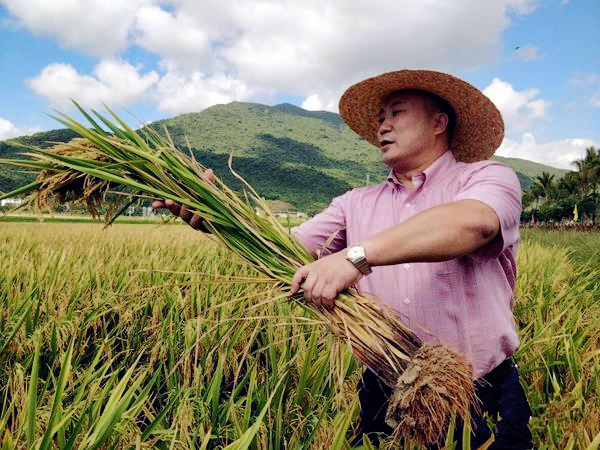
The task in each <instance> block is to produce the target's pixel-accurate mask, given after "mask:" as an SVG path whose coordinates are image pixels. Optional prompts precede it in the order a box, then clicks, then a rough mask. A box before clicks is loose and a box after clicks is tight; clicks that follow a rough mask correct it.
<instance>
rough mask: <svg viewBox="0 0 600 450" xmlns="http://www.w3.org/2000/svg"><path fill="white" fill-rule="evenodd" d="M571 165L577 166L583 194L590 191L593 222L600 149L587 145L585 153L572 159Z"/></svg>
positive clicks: (598, 180) (594, 218)
mask: <svg viewBox="0 0 600 450" xmlns="http://www.w3.org/2000/svg"><path fill="white" fill-rule="evenodd" d="M573 165H574V166H575V167H577V170H578V173H579V176H580V180H581V185H582V192H583V194H584V195H585V194H586V193H588V192H590V191H591V198H592V201H593V207H592V221H593V222H595V221H596V209H597V201H596V190H597V188H598V185H599V184H600V151H598V150H597V149H596V148H595V147H594V146H591V147H587V148H586V149H585V155H584V156H583V157H582V158H580V159H578V160H576V161H573Z"/></svg>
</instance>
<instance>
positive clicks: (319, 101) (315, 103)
mask: <svg viewBox="0 0 600 450" xmlns="http://www.w3.org/2000/svg"><path fill="white" fill-rule="evenodd" d="M337 104H338V102H337V99H334V98H328V99H325V98H322V97H321V96H320V95H319V94H312V95H309V96H308V97H307V98H306V100H304V102H303V103H302V108H304V109H306V110H308V111H336V110H337Z"/></svg>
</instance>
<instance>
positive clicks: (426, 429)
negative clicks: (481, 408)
mask: <svg viewBox="0 0 600 450" xmlns="http://www.w3.org/2000/svg"><path fill="white" fill-rule="evenodd" d="M472 374H473V371H472V369H471V365H470V363H469V361H468V360H467V358H466V357H465V356H463V355H460V354H459V353H457V352H456V351H454V350H453V349H450V348H448V347H446V346H443V345H424V346H423V347H421V348H420V349H419V350H418V351H417V353H415V355H414V356H413V357H412V359H411V361H410V363H409V364H408V366H407V368H406V370H405V371H404V372H403V373H402V374H401V375H400V376H399V377H398V381H397V383H396V386H395V387H394V390H393V392H392V395H391V397H390V401H389V405H388V410H387V415H386V422H387V423H388V425H390V426H391V427H393V428H394V437H395V438H396V439H398V440H400V439H403V440H404V441H405V442H406V441H410V442H412V443H414V444H416V445H425V444H430V443H437V444H438V445H439V444H441V443H443V440H444V436H445V433H446V430H447V428H448V425H449V423H450V419H451V417H452V415H453V414H454V413H455V414H456V415H457V416H460V417H461V418H462V419H463V421H464V422H465V423H468V422H469V421H470V420H471V415H470V412H471V408H476V401H477V397H476V396H475V386H474V384H473V375H472Z"/></svg>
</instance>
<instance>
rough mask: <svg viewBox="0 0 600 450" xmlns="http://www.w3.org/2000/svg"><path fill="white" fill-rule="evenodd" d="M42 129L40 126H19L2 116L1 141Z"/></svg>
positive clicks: (0, 118)
mask: <svg viewBox="0 0 600 450" xmlns="http://www.w3.org/2000/svg"><path fill="white" fill-rule="evenodd" d="M38 131H41V130H40V128H19V127H17V126H16V125H15V124H14V123H12V122H11V121H10V120H8V119H4V118H2V117H0V141H4V140H6V139H11V138H14V137H18V136H26V135H29V134H32V133H36V132H38Z"/></svg>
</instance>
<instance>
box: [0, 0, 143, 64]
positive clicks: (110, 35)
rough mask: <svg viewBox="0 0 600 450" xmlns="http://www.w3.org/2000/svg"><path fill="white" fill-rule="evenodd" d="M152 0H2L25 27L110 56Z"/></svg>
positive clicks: (124, 42)
mask: <svg viewBox="0 0 600 450" xmlns="http://www.w3.org/2000/svg"><path fill="white" fill-rule="evenodd" d="M149 1H152V0H127V1H123V0H69V1H48V0H27V1H22V0H2V3H3V4H4V6H5V8H6V9H7V10H8V11H9V12H10V13H11V14H12V15H13V16H14V17H15V18H16V19H17V21H18V22H19V23H20V24H21V25H22V26H24V27H26V28H28V29H29V30H31V31H32V32H33V33H35V34H38V35H41V36H50V37H53V38H55V39H57V40H58V42H59V43H60V44H61V45H62V46H63V47H66V48H70V49H75V50H80V51H83V52H86V53H90V54H93V55H100V56H110V55H114V54H116V53H117V52H119V51H121V50H123V49H124V48H126V47H127V45H128V36H129V32H130V28H131V27H132V25H133V23H134V19H135V13H136V11H137V10H138V8H140V6H141V5H143V4H145V3H148V2H149Z"/></svg>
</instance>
